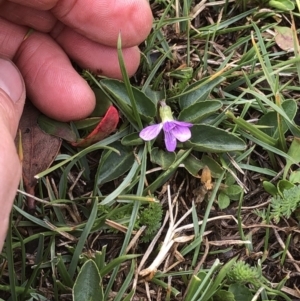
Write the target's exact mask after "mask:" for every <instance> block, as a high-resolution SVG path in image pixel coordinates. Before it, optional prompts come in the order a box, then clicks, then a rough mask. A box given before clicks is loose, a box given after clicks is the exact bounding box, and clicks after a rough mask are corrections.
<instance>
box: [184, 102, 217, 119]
mask: <svg viewBox="0 0 300 301" xmlns="http://www.w3.org/2000/svg"><path fill="white" fill-rule="evenodd" d="M221 107H222V102H221V101H219V100H207V101H201V102H197V103H195V104H193V105H191V106H189V107H187V108H185V109H183V110H182V111H181V112H180V114H179V116H178V120H182V121H187V122H191V123H198V122H200V121H201V120H203V119H204V118H206V117H208V116H209V115H211V114H214V113H216V111H218V110H219V109H220V108H221Z"/></svg>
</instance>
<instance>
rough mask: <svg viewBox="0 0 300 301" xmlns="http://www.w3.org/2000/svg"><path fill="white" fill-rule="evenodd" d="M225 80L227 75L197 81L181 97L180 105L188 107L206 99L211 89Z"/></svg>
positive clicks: (182, 107)
mask: <svg viewBox="0 0 300 301" xmlns="http://www.w3.org/2000/svg"><path fill="white" fill-rule="evenodd" d="M224 80H225V77H222V76H220V77H217V78H215V79H213V80H205V81H201V82H196V83H194V84H192V85H190V86H188V87H187V88H186V89H185V90H184V91H183V93H182V94H183V95H181V96H180V98H179V105H180V108H181V109H184V108H187V107H189V106H191V105H192V104H194V103H196V102H199V101H204V100H206V98H207V96H208V95H209V93H210V92H211V90H212V89H213V88H214V87H215V86H217V85H218V84H220V83H221V82H222V81H224Z"/></svg>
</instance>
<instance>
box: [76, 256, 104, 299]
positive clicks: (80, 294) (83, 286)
mask: <svg viewBox="0 0 300 301" xmlns="http://www.w3.org/2000/svg"><path fill="white" fill-rule="evenodd" d="M82 300H85V301H103V300H104V295H103V287H102V281H101V276H100V273H99V270H98V268H97V266H96V264H95V262H94V261H93V260H88V261H86V262H85V263H84V265H83V266H82V268H81V269H80V272H79V274H78V276H77V279H76V281H75V284H74V287H73V301H82Z"/></svg>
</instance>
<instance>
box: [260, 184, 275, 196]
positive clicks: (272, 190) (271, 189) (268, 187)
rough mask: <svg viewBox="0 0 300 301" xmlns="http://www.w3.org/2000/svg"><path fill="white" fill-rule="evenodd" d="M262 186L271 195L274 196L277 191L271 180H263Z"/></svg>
mask: <svg viewBox="0 0 300 301" xmlns="http://www.w3.org/2000/svg"><path fill="white" fill-rule="evenodd" d="M263 187H264V189H265V191H266V192H267V193H269V194H271V195H272V196H274V195H276V194H277V193H278V191H277V188H276V186H275V185H274V184H272V183H271V182H268V181H263Z"/></svg>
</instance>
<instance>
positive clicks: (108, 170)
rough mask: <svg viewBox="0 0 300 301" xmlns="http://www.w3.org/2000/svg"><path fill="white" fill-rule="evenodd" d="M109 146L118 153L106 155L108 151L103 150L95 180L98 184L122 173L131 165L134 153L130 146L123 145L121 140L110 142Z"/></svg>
mask: <svg viewBox="0 0 300 301" xmlns="http://www.w3.org/2000/svg"><path fill="white" fill-rule="evenodd" d="M110 146H111V147H113V148H115V149H117V150H118V151H119V154H117V153H115V152H111V153H110V154H109V155H108V156H107V153H108V151H104V152H103V154H102V156H101V159H100V162H99V165H100V172H99V177H98V180H97V183H98V185H99V184H104V183H106V182H109V181H111V180H114V179H116V178H118V177H119V176H121V175H123V174H124V173H125V172H126V171H127V170H129V169H130V167H132V164H133V162H134V155H133V151H132V149H131V148H128V147H126V146H123V145H122V144H121V142H114V143H112V144H110Z"/></svg>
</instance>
